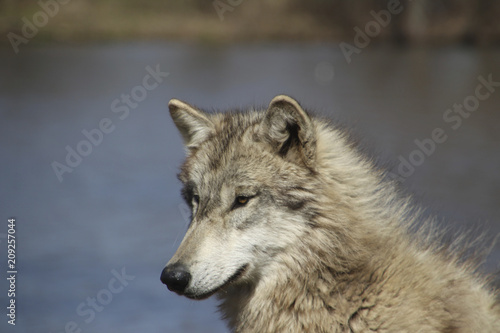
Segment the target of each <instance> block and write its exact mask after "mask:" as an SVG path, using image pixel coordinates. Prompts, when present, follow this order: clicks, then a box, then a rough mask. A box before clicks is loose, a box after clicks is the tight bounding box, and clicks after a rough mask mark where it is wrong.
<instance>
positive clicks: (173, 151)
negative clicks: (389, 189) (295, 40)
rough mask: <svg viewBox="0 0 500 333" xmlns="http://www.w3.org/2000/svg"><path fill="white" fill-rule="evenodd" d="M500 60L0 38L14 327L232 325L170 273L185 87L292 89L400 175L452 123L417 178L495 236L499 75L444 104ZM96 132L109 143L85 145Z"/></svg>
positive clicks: (229, 101)
mask: <svg viewBox="0 0 500 333" xmlns="http://www.w3.org/2000/svg"><path fill="white" fill-rule="evenodd" d="M499 59H500V51H499V50H484V51H481V50H475V49H458V48H437V49H431V50H426V49H395V48H390V47H378V48H369V49H364V50H362V52H361V53H360V54H354V55H353V57H352V61H351V63H350V64H348V63H347V61H346V60H345V58H344V56H343V55H342V53H341V52H340V49H339V47H338V46H337V45H334V44H261V45H257V44H252V45H233V46H216V47H214V46H200V45H194V44H174V43H172V44H160V43H131V44H111V45H109V44H107V45H105V44H103V45H82V46H56V47H33V48H30V47H25V48H23V49H21V51H20V53H19V54H18V55H17V56H14V55H13V52H12V50H11V49H1V50H0V63H1V64H2V65H1V67H0V153H1V154H0V156H1V158H2V160H1V162H0V171H1V172H0V213H1V220H0V242H1V244H0V246H1V248H2V250H1V252H0V253H2V258H0V262H1V263H2V264H1V268H2V271H3V272H4V273H2V274H5V272H6V270H7V269H6V267H5V263H6V256H5V252H6V251H5V250H6V239H5V237H6V232H7V219H8V218H9V217H12V216H14V217H16V218H17V234H16V235H17V241H18V248H17V260H18V272H19V273H18V280H17V298H16V300H17V305H18V308H17V325H16V327H15V328H13V327H11V326H10V325H8V324H7V318H6V316H5V311H6V310H5V307H4V306H6V304H7V303H6V300H5V298H4V297H6V292H7V289H8V286H7V281H6V280H5V279H1V280H0V294H1V295H2V300H3V301H2V304H3V306H2V307H3V308H4V310H2V315H1V316H0V318H2V319H1V321H0V331H2V332H54V333H56V332H57V333H59V332H64V331H65V329H67V330H68V331H71V330H73V328H74V326H76V327H78V328H80V329H81V330H82V331H83V332H96V333H101V332H102V333H104V332H225V331H227V330H226V328H225V325H224V323H223V322H222V321H220V320H219V316H218V314H217V313H216V301H215V300H212V299H209V300H205V301H201V302H195V301H190V300H187V299H185V298H182V297H179V296H176V295H175V294H173V293H170V292H168V290H167V289H166V287H165V286H163V285H162V284H161V282H160V280H159V276H160V272H161V270H162V268H163V266H164V264H165V263H166V262H167V261H168V259H169V258H170V257H171V255H172V254H173V253H174V251H175V249H176V248H177V246H178V245H179V243H180V241H181V239H182V237H183V234H184V232H185V230H186V225H187V222H188V221H187V220H186V216H187V215H186V212H185V206H184V205H183V204H182V201H181V198H180V195H179V189H180V184H179V182H178V181H177V179H176V173H177V169H178V166H179V165H180V163H181V161H182V159H183V157H184V152H183V147H182V142H181V139H180V136H179V135H178V133H177V131H176V129H175V128H174V126H173V124H172V122H171V120H170V118H169V115H168V111H167V103H168V101H169V99H171V98H174V97H175V98H179V99H183V100H186V101H188V102H191V103H192V104H195V105H198V106H200V107H204V108H207V109H220V110H225V109H228V108H244V107H249V106H252V105H257V106H265V105H267V104H268V103H269V101H270V100H271V98H272V97H274V96H275V95H277V94H281V93H286V94H290V95H292V96H294V97H295V98H296V99H298V100H299V101H300V102H301V103H302V105H303V106H304V107H305V108H307V109H311V110H315V112H316V113H318V114H320V115H323V116H325V117H328V118H331V119H334V120H338V121H340V122H341V123H343V124H344V125H347V127H350V128H352V129H353V133H354V137H356V138H358V139H359V140H360V141H361V143H362V147H363V148H364V149H365V150H366V151H367V153H368V154H371V155H373V156H376V157H377V158H378V160H379V163H380V164H381V165H385V166H386V167H388V168H389V169H391V170H392V171H394V172H397V169H398V166H399V163H400V162H399V161H400V159H401V158H403V159H409V158H410V155H411V154H412V153H413V152H414V151H415V150H416V149H417V148H418V147H417V146H416V143H415V142H414V141H415V140H421V141H422V140H424V139H426V138H430V137H431V133H432V132H433V130H435V129H436V128H441V129H442V131H443V132H444V134H445V135H446V136H447V140H446V141H445V142H444V143H441V144H438V145H436V148H435V151H434V152H433V153H432V154H430V156H425V159H424V161H423V162H422V164H421V165H418V166H416V167H415V170H414V171H413V173H412V174H411V175H410V176H408V177H406V178H405V181H404V185H405V186H406V187H407V189H408V191H410V192H413V193H415V195H416V199H417V201H419V202H420V203H421V204H422V205H424V206H427V207H430V208H429V210H428V212H429V213H430V214H438V215H439V216H442V217H443V224H444V225H446V226H448V227H450V228H451V229H454V230H455V229H459V228H462V227H464V228H467V229H470V228H473V229H479V230H488V233H490V234H492V235H494V234H496V233H498V232H499V231H500V224H499V223H500V112H499V111H500V110H499V108H500V87H494V88H492V89H496V91H493V92H491V94H490V96H489V97H488V98H486V99H485V100H484V101H480V104H479V106H478V108H477V110H476V111H474V112H472V113H471V114H470V116H468V118H462V119H461V123H460V125H459V126H458V128H456V129H453V128H452V126H451V125H453V124H454V123H450V122H446V121H445V120H444V119H443V115H444V113H445V112H446V110H447V109H448V108H452V107H453V105H454V104H455V103H458V104H460V103H463V102H464V100H465V99H466V98H467V97H468V96H470V95H474V93H475V89H476V86H477V85H478V83H479V81H478V77H479V76H482V77H483V78H488V76H491V78H492V80H493V81H495V82H499V81H500V66H499ZM150 71H159V72H164V73H166V72H168V73H169V74H168V76H167V75H166V74H161V75H160V76H159V79H158V80H157V81H161V82H160V83H158V82H156V83H158V84H157V85H155V84H154V83H155V81H154V80H149V81H148V80H146V82H144V78H145V77H146V75H148V73H150ZM162 75H163V76H162ZM145 85H147V87H148V88H149V89H150V90H146V89H145V88H144V86H145ZM153 86H155V87H153ZM141 87H142V88H141ZM484 92H486V90H484ZM126 95H132V96H135V99H134V97H131V100H129V102H127V101H126V98H127V96H126ZM127 103H128V104H127ZM114 111H116V112H114ZM103 119H104V120H103ZM106 119H107V120H106ZM103 121H104V125H103V127H104V128H105V129H107V131H108V132H110V133H108V134H103V136H102V138H100V137H99V135H98V134H95V133H96V132H95V131H93V130H94V129H96V128H99V126H100V124H102V122H103ZM457 121H458V120H457ZM455 125H456V123H455ZM84 131H87V133H94V135H95V136H94V141H95V142H97V143H98V144H96V145H90V146H89V145H88V144H87V145H86V144H85V143H81V142H82V141H84V140H87V141H88V139H86V137H85V135H84ZM67 147H69V148H67ZM67 149H70V150H72V149H73V150H77V149H80V150H81V151H84V152H85V154H88V155H87V156H83V157H82V160H81V161H79V162H78V160H76V159H75V157H73V164H74V165H75V164H77V165H76V166H75V167H72V168H71V172H65V173H63V174H62V176H61V179H62V181H60V179H58V177H57V176H56V173H55V172H54V170H53V166H52V164H53V163H54V162H58V163H61V165H65V164H66V162H65V159H66V156H67V154H68V151H67ZM413 154H415V153H413ZM414 157H415V156H414ZM77 162H78V163H77ZM66 171H68V170H66ZM499 251H500V247H499V246H496V247H494V248H493V250H492V255H491V256H490V258H489V260H488V261H487V262H486V266H485V269H486V270H487V271H493V270H495V269H496V268H497V265H498V263H499V262H500V252H499ZM116 274H125V275H126V276H127V279H125V280H123V281H122V282H119V280H116V278H115V276H116ZM110 282H111V284H110ZM68 327H69V329H68Z"/></svg>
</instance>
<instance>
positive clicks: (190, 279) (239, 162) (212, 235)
mask: <svg viewBox="0 0 500 333" xmlns="http://www.w3.org/2000/svg"><path fill="white" fill-rule="evenodd" d="M169 109H170V113H171V116H172V119H173V120H174V123H175V125H176V126H177V128H178V129H179V131H180V133H181V135H182V137H183V139H184V143H185V146H186V149H187V159H186V161H185V162H184V164H183V165H182V167H181V172H180V174H179V179H180V180H181V181H182V183H183V185H184V187H183V189H182V195H183V197H184V199H185V200H186V202H187V204H188V205H189V207H190V208H191V210H192V219H191V223H190V225H189V228H188V230H187V232H186V235H185V237H184V239H183V241H182V242H181V244H180V246H179V248H178V250H177V252H176V253H175V255H174V256H173V257H172V259H171V260H170V261H169V262H168V264H167V265H166V267H165V268H164V270H163V272H162V274H161V280H162V282H163V283H165V284H166V285H167V287H168V288H169V289H170V290H172V291H174V292H176V293H178V294H180V295H185V296H187V297H189V298H193V299H202V298H206V297H209V296H211V295H212V294H214V293H216V292H218V291H220V290H224V289H225V287H227V286H229V285H232V286H234V285H237V284H239V283H252V282H255V281H258V279H259V278H260V277H261V276H262V275H265V274H266V269H268V268H269V266H270V263H271V262H275V261H276V260H277V259H276V258H278V257H279V254H280V253H282V252H283V251H286V249H287V248H288V247H289V246H290V245H291V244H292V243H293V242H296V241H297V240H298V239H300V237H301V235H302V234H304V233H305V232H306V230H307V228H308V227H310V225H308V224H310V223H312V221H313V220H314V216H315V215H316V214H318V209H317V207H316V206H317V205H316V198H315V195H313V193H314V192H315V188H317V187H318V186H321V185H320V184H319V183H318V182H317V180H316V178H317V177H315V174H316V167H317V165H316V135H315V131H316V127H315V125H314V124H313V122H312V120H311V118H310V117H309V115H308V114H307V113H306V112H305V111H304V110H303V109H302V108H301V106H300V105H299V104H298V103H297V102H296V101H295V100H293V99H292V98H290V97H288V96H277V97H275V98H274V99H273V100H272V101H271V103H270V105H269V107H268V109H267V110H263V111H248V112H229V113H217V114H212V113H206V112H203V111H201V110H199V109H197V108H195V107H193V106H190V105H188V104H186V103H184V102H181V101H179V100H175V99H173V100H171V101H170V103H169Z"/></svg>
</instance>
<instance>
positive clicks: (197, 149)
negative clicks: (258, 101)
mask: <svg viewBox="0 0 500 333" xmlns="http://www.w3.org/2000/svg"><path fill="white" fill-rule="evenodd" d="M169 110H170V114H171V116H172V119H173V121H174V123H175V125H176V127H177V128H178V130H179V132H180V134H181V135H182V138H183V140H184V143H185V147H186V151H187V158H186V160H185V162H184V163H183V165H182V166H181V169H180V173H179V175H178V177H179V179H180V181H181V182H182V184H183V189H182V196H183V197H184V199H185V200H186V202H187V204H188V205H189V207H190V209H191V212H192V218H191V222H190V225H189V227H188V229H187V232H186V235H185V237H184V239H183V240H182V242H181V244H180V246H179V248H178V250H177V251H176V253H175V254H174V256H173V257H172V258H171V259H170V261H169V262H168V263H167V265H166V266H165V267H164V269H163V271H162V273H161V281H162V282H163V283H164V284H166V285H167V287H168V289H169V290H171V291H174V292H175V293H177V294H179V295H183V296H186V297H188V298H190V299H195V300H200V299H205V298H207V297H210V296H212V295H214V294H216V296H217V297H218V299H219V300H220V305H219V309H220V311H221V313H222V316H223V318H224V319H226V320H227V323H228V325H229V328H230V329H231V331H233V332H259V333H262V332H339V333H340V332H384V333H386V332H398V333H401V332H422V333H424V332H425V333H433V332H435V333H437V332H439V333H466V332H467V333H471V332H478V333H479V332H480V333H486V332H491V333H498V332H500V306H499V303H498V302H497V294H496V291H495V290H494V288H492V287H490V286H489V281H488V279H487V278H486V277H485V276H482V275H480V274H479V273H478V269H477V268H478V264H477V263H475V262H474V261H471V260H465V261H464V260H462V259H461V254H460V253H461V251H460V248H461V245H457V244H462V243H463V242H460V241H457V242H450V243H449V244H448V245H444V242H441V241H440V240H441V238H442V237H440V236H435V235H436V234H440V233H439V232H438V231H437V229H436V228H435V227H432V225H433V223H432V221H431V220H429V221H427V222H425V223H422V219H424V218H423V217H422V215H423V214H422V213H421V212H420V211H419V209H417V208H415V205H414V204H413V203H412V200H411V198H410V197H408V196H407V195H404V194H402V193H401V191H400V189H399V185H398V183H397V182H396V181H395V180H391V179H390V178H388V177H387V173H386V172H385V171H384V170H382V169H380V168H378V167H377V166H376V164H375V163H374V162H373V161H372V160H371V159H370V158H368V157H365V155H363V154H362V153H361V152H360V151H359V150H358V148H357V146H356V145H355V144H354V143H353V142H352V140H351V139H350V136H349V134H347V132H346V131H345V130H343V129H341V128H340V127H339V126H337V125H333V124H331V123H330V122H329V121H327V120H324V119H321V118H319V117H315V116H312V115H311V114H310V113H309V112H306V111H305V110H304V109H303V108H302V107H301V106H300V104H299V103H298V102H297V101H296V100H294V99H293V98H291V97H289V96H285V95H280V96H277V97H275V98H274V99H273V100H272V101H271V102H270V104H269V106H268V108H267V109H263V110H249V111H230V112H226V113H213V112H205V111H203V110H201V109H198V108H196V107H194V106H191V105H189V104H187V103H185V102H182V101H180V100H177V99H172V100H171V101H170V102H169ZM415 225H421V227H420V229H419V230H423V231H418V230H415V229H416V227H415ZM422 225H423V226H422ZM425 225H428V227H425ZM429 225H430V227H429ZM463 250H464V251H463V252H468V251H469V250H468V248H463Z"/></svg>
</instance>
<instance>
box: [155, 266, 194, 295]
mask: <svg viewBox="0 0 500 333" xmlns="http://www.w3.org/2000/svg"><path fill="white" fill-rule="evenodd" d="M160 280H161V282H163V283H164V284H166V285H167V288H168V289H169V290H170V291H173V292H176V293H177V294H179V295H182V294H184V291H185V290H186V287H187V286H188V284H189V281H191V274H190V273H189V272H188V270H187V268H186V267H184V266H183V265H181V264H179V263H175V264H172V265H168V266H166V267H165V268H164V269H163V271H162V272H161V276H160Z"/></svg>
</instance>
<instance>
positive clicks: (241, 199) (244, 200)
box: [235, 195, 250, 206]
mask: <svg viewBox="0 0 500 333" xmlns="http://www.w3.org/2000/svg"><path fill="white" fill-rule="evenodd" d="M249 200H250V198H249V197H245V196H242V195H239V196H237V197H236V202H235V204H236V205H237V206H244V205H246V204H247V202H248V201H249Z"/></svg>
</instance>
